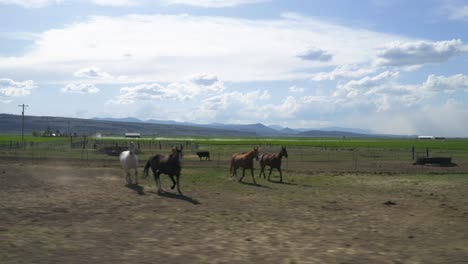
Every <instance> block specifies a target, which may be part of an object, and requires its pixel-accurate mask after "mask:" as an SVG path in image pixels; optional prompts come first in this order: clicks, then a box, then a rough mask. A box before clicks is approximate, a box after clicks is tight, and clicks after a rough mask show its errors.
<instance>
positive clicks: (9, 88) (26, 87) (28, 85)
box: [0, 78, 37, 103]
mask: <svg viewBox="0 0 468 264" xmlns="http://www.w3.org/2000/svg"><path fill="white" fill-rule="evenodd" d="M36 87H37V86H36V84H35V83H34V82H33V81H32V80H27V81H24V82H17V81H14V80H12V79H6V78H4V79H0V101H2V102H5V103H7V102H10V101H11V98H13V97H23V96H27V95H30V94H31V91H32V89H34V88H36Z"/></svg>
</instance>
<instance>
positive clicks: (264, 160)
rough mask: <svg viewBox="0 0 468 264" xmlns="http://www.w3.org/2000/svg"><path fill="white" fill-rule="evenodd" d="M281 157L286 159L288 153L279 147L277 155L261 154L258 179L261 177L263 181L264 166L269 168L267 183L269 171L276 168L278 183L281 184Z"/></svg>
mask: <svg viewBox="0 0 468 264" xmlns="http://www.w3.org/2000/svg"><path fill="white" fill-rule="evenodd" d="M283 157H286V158H287V157H288V151H287V150H286V148H285V147H281V150H280V152H279V153H263V154H262V155H261V156H260V174H259V175H258V177H261V176H262V173H263V178H264V179H265V177H266V175H265V166H270V173H269V174H268V181H270V176H271V171H272V170H273V169H274V168H276V169H278V171H279V174H280V182H283V174H282V173H281V159H282V158H283Z"/></svg>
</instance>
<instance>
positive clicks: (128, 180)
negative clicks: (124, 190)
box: [125, 170, 132, 184]
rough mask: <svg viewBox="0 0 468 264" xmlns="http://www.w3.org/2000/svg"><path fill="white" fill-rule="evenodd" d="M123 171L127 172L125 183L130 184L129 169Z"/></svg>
mask: <svg viewBox="0 0 468 264" xmlns="http://www.w3.org/2000/svg"><path fill="white" fill-rule="evenodd" d="M125 173H126V174H127V177H126V179H127V184H132V177H131V175H130V171H128V170H126V171H125Z"/></svg>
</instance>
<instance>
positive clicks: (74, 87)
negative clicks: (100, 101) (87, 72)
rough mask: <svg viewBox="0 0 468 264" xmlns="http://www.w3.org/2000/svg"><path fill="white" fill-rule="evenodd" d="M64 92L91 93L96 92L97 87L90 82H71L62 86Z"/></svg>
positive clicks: (97, 90)
mask: <svg viewBox="0 0 468 264" xmlns="http://www.w3.org/2000/svg"><path fill="white" fill-rule="evenodd" d="M62 92H64V93H77V94H92V93H98V92H99V88H97V87H96V86H94V84H92V83H78V84H75V83H71V84H68V85H67V86H65V87H64V88H62Z"/></svg>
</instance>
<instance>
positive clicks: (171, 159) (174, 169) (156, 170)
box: [143, 145, 183, 195]
mask: <svg viewBox="0 0 468 264" xmlns="http://www.w3.org/2000/svg"><path fill="white" fill-rule="evenodd" d="M182 149H183V146H182V145H181V146H180V148H177V147H176V148H172V153H171V154H170V155H169V156H165V155H161V154H157V155H155V156H153V157H152V158H150V159H149V160H148V162H146V165H145V169H144V170H143V175H144V177H148V169H149V168H150V167H151V170H152V171H153V176H154V181H155V182H156V186H157V188H158V194H161V192H162V191H163V190H162V187H161V179H160V178H159V175H161V173H163V174H167V175H168V176H169V178H170V179H171V181H172V187H171V189H174V187H175V186H176V185H177V192H178V193H179V194H180V195H182V192H181V191H180V181H179V179H180V172H181V170H182V166H181V160H182V156H183V155H182ZM174 176H176V180H174Z"/></svg>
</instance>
